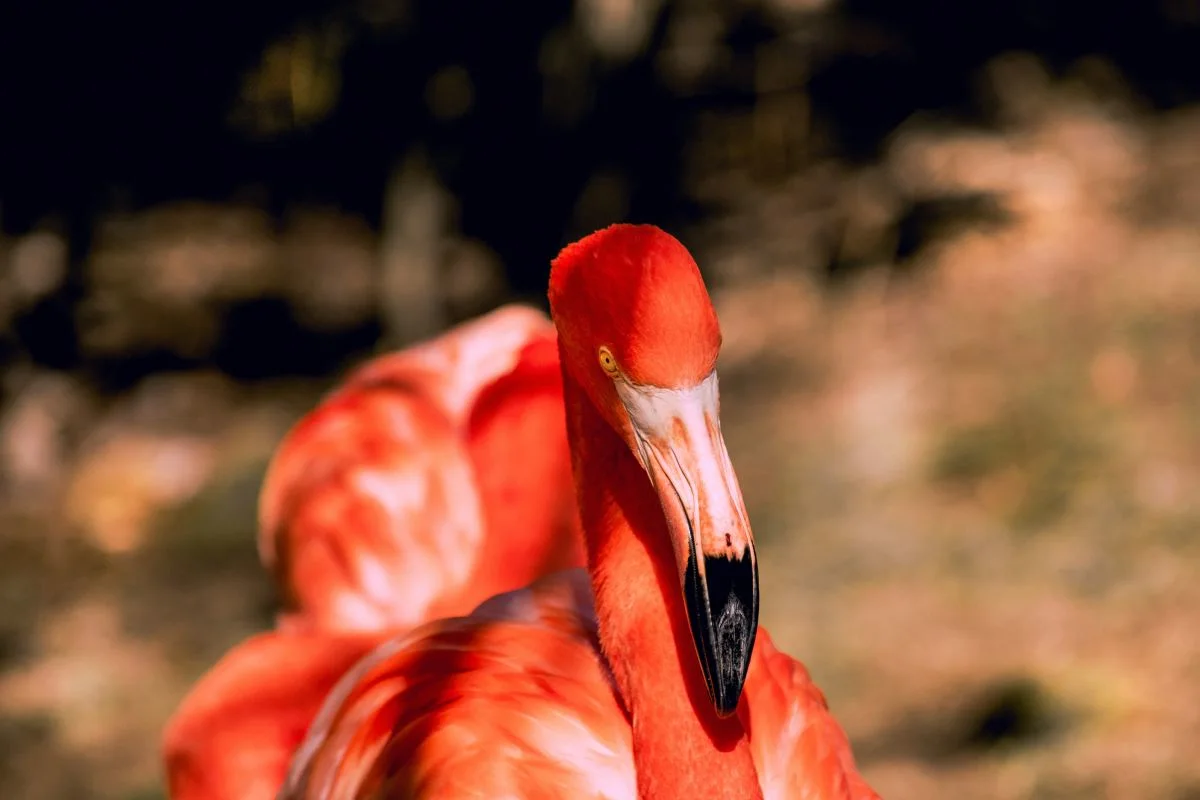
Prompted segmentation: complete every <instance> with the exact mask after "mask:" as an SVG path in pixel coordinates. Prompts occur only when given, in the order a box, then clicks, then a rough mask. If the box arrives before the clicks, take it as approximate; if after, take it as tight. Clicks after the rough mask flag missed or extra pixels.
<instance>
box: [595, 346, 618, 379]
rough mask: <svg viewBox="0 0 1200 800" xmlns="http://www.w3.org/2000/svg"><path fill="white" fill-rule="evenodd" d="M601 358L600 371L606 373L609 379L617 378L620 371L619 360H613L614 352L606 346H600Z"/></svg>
mask: <svg viewBox="0 0 1200 800" xmlns="http://www.w3.org/2000/svg"><path fill="white" fill-rule="evenodd" d="M599 357H600V369H602V370H604V371H605V372H606V373H608V375H609V377H613V378H615V377H616V376H617V372H618V369H617V360H616V359H615V358H613V354H612V351H611V350H609V349H608V348H607V347H605V346H604V345H600V353H599Z"/></svg>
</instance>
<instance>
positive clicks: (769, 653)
mask: <svg viewBox="0 0 1200 800" xmlns="http://www.w3.org/2000/svg"><path fill="white" fill-rule="evenodd" d="M738 714H739V716H741V718H742V724H743V725H745V727H746V730H747V731H748V733H749V734H750V749H751V753H752V754H753V756H754V765H755V768H756V769H757V771H758V776H759V781H760V783H761V785H762V789H763V798H764V800H800V799H801V798H803V800H879V795H877V794H876V793H875V791H874V790H872V789H871V787H870V786H868V785H867V783H866V781H864V780H863V778H862V776H860V775H859V773H858V769H857V767H856V766H855V764H854V756H853V754H852V752H851V750H850V742H849V740H848V739H847V738H846V734H845V732H844V731H843V730H842V728H841V726H840V725H839V724H838V722H837V720H836V719H834V717H833V714H832V713H830V711H829V705H828V703H827V702H826V700H825V695H824V693H823V692H822V691H821V690H820V688H819V687H818V686H817V685H816V684H815V683H813V680H812V677H811V676H810V675H809V673H808V670H807V669H806V668H805V667H804V665H803V664H801V663H800V662H799V661H797V660H796V659H794V658H792V657H791V656H789V655H788V654H787V653H783V652H780V651H779V650H778V649H777V648H776V647H775V643H774V642H773V641H772V640H771V637H770V635H769V634H768V633H767V631H766V630H765V629H763V628H759V629H758V635H757V637H756V639H755V644H754V655H753V656H752V658H751V661H750V672H749V675H748V676H747V678H746V685H745V690H744V695H743V699H742V703H741V704H740V705H739V707H738Z"/></svg>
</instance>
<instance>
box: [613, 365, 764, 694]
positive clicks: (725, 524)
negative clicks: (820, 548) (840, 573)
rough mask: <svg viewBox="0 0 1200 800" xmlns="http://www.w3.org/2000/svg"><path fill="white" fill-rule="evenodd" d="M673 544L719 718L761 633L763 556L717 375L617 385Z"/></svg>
mask: <svg viewBox="0 0 1200 800" xmlns="http://www.w3.org/2000/svg"><path fill="white" fill-rule="evenodd" d="M616 387H617V395H618V397H619V398H620V400H621V403H622V404H623V405H624V406H625V410H626V411H627V412H628V414H629V420H630V423H631V425H632V428H633V434H634V440H635V444H636V448H634V453H635V455H636V456H637V457H638V459H639V461H641V464H642V467H643V468H645V470H646V473H647V474H648V475H649V476H650V481H651V483H652V484H653V486H654V490H655V492H656V493H657V494H658V498H659V501H660V502H661V504H662V508H663V513H664V515H665V517H666V522H667V530H668V532H669V534H670V537H671V543H672V545H673V546H674V551H675V558H676V566H677V567H678V569H679V576H680V583H681V585H682V588H683V596H684V603H685V605H686V607H687V612H688V620H689V622H690V624H691V630H692V640H693V642H694V643H695V645H696V655H697V656H698V657H699V659H700V668H701V671H702V672H703V673H704V681H705V683H706V684H707V686H708V695H709V698H710V699H711V700H712V703H713V707H714V708H715V709H716V712H717V714H718V715H719V716H722V717H727V716H729V715H731V714H733V713H734V711H736V710H737V705H738V700H739V698H740V697H741V694H742V685H743V683H744V682H745V680H746V670H747V669H748V667H749V665H750V653H751V651H752V650H753V649H754V637H755V634H756V633H757V631H758V560H757V558H756V556H755V552H754V535H753V533H752V532H751V530H750V521H749V519H748V518H747V516H746V507H745V503H744V502H743V500H742V490H741V487H740V486H739V485H738V480H737V476H736V475H735V474H734V471H733V465H732V464H731V463H730V461H729V453H728V452H727V451H726V449H725V439H724V437H723V436H722V435H721V422H720V418H719V409H720V396H719V392H718V390H717V374H716V372H715V371H714V372H712V373H711V374H710V375H709V376H708V377H707V378H705V379H704V380H703V381H702V382H700V383H699V384H698V385H696V386H695V387H692V388H687V389H661V388H658V387H653V386H639V385H636V384H632V383H629V382H627V381H623V380H618V381H617V382H616Z"/></svg>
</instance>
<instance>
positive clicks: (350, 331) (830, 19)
mask: <svg viewBox="0 0 1200 800" xmlns="http://www.w3.org/2000/svg"><path fill="white" fill-rule="evenodd" d="M100 8H101V6H95V5H94V4H93V5H89V6H87V7H86V8H85V7H84V6H83V5H79V6H77V7H75V8H74V9H73V11H72V12H71V13H70V14H67V13H64V12H63V11H62V10H61V9H56V8H52V7H49V6H36V4H24V6H23V7H22V8H16V6H14V7H13V8H7V7H6V8H5V9H3V10H0V89H3V91H0V116H2V118H3V120H4V122H3V124H2V125H0V201H2V205H0V354H2V355H3V357H4V362H3V371H2V373H0V390H2V392H3V405H2V407H0V475H2V481H0V500H2V502H0V599H2V600H4V602H3V603H2V604H0V606H2V607H3V609H4V611H3V613H0V745H2V746H0V786H4V787H5V788H6V789H7V790H8V791H9V793H11V794H13V796H19V797H22V798H30V800H37V799H38V798H59V797H79V798H86V797H97V798H99V797H112V798H134V797H137V798H151V797H157V796H160V795H159V791H160V790H159V789H158V788H157V787H158V784H159V777H158V768H159V765H158V762H157V747H158V742H157V736H158V731H159V728H160V726H161V724H162V722H163V720H164V719H165V717H166V715H167V714H168V713H169V712H170V710H171V709H172V708H173V706H174V704H175V703H176V702H177V701H178V699H179V697H180V696H181V695H182V693H183V692H184V691H185V689H186V687H187V686H188V685H189V684H190V683H191V682H192V681H193V680H194V679H195V678H196V676H197V675H198V674H199V673H200V672H202V671H203V670H204V669H205V668H207V667H208V666H209V665H211V664H212V663H213V662H214V661H215V660H216V658H217V657H218V656H219V655H220V654H221V653H222V652H223V651H224V650H225V649H226V648H227V647H228V646H230V645H231V644H232V643H233V642H235V641H237V640H239V639H240V638H242V637H243V636H245V635H247V634H248V633H250V632H252V631H254V630H258V629H261V628H263V627H265V626H266V625H268V624H270V620H271V618H272V608H273V605H272V604H273V598H271V597H269V596H267V594H266V592H265V590H264V588H263V587H264V586H266V585H267V582H266V581H265V580H264V579H263V576H262V575H261V574H260V572H259V567H258V565H257V561H256V558H255V554H254V536H253V533H254V529H253V526H254V503H255V499H256V493H257V491H258V485H259V481H260V479H261V475H262V469H263V465H264V463H265V460H266V459H267V457H268V456H269V454H270V452H271V450H272V448H273V447H274V446H275V443H276V442H277V441H278V440H279V438H280V436H281V435H282V434H283V432H284V431H285V430H286V428H287V426H288V425H289V424H290V423H291V422H292V421H293V420H294V419H296V418H297V416H298V415H299V414H300V413H302V412H303V410H305V409H306V408H308V407H310V406H311V404H312V403H313V402H315V400H316V398H317V397H318V396H319V393H320V392H321V391H323V390H324V389H325V388H327V387H328V386H329V385H330V384H331V382H332V381H333V380H335V379H336V377H337V375H339V374H340V373H341V371H342V370H344V369H345V368H346V367H347V366H348V364H350V363H352V362H353V361H354V360H355V359H357V358H360V357H362V356H364V355H366V354H367V353H369V352H370V351H371V350H372V349H375V348H380V347H385V346H393V345H396V344H400V343H403V342H408V341H412V340H414V339H416V338H419V337H421V336H423V335H425V334H427V333H429V332H432V331H435V330H438V329H440V328H442V327H444V326H445V325H448V324H451V323H453V322H455V321H458V320H461V319H464V318H466V317H469V316H471V315H473V314H476V313H478V312H480V311H482V310H484V309H486V308H488V307H490V306H492V305H495V304H496V303H498V302H501V301H503V300H505V299H509V298H514V297H515V298H524V299H532V300H533V301H535V302H541V297H540V296H541V293H542V292H543V291H544V288H543V287H544V282H545V278H546V272H547V268H548V261H549V258H550V257H551V256H552V255H553V254H554V252H555V251H556V249H557V248H558V247H559V246H560V245H561V244H562V243H564V242H565V241H567V240H568V239H570V238H573V237H575V236H577V235H579V234H581V233H584V232H586V231H587V230H589V229H591V228H594V227H597V226H599V225H603V224H607V223H608V222H611V221H614V220H617V219H635V220H640V221H652V222H657V223H660V224H663V225H665V226H667V227H670V228H671V229H672V230H673V231H675V232H677V233H679V234H680V235H681V236H682V238H684V240H685V241H686V242H687V243H688V244H689V246H691V247H692V248H693V250H694V252H695V253H696V254H697V256H698V258H699V259H700V262H701V266H702V269H704V270H705V272H706V274H707V275H708V278H709V281H710V285H711V286H712V287H713V295H714V299H715V301H716V303H717V305H718V310H719V313H720V315H721V320H722V326H723V332H724V338H725V350H724V354H723V356H722V364H721V370H722V387H723V401H724V402H723V409H724V410H723V414H724V420H725V422H724V426H725V429H726V433H727V436H728V438H729V443H730V448H731V452H732V456H733V460H734V463H735V465H736V466H737V469H738V472H739V475H740V476H741V481H742V484H743V487H744V490H745V494H746V498H747V501H748V503H749V504H750V507H751V517H752V520H753V522H754V526H755V530H756V532H757V534H758V536H759V538H760V539H761V540H762V547H763V560H762V561H763V581H764V600H763V617H764V620H763V621H764V623H765V624H767V625H768V626H769V627H771V628H772V630H773V632H774V633H775V636H776V639H777V641H779V642H780V644H781V645H785V646H786V647H787V648H788V649H789V650H790V651H791V652H792V653H794V654H795V655H797V656H799V657H800V658H802V659H803V660H804V661H806V662H807V663H808V664H809V665H810V667H811V668H812V671H813V673H814V675H815V676H816V677H817V679H818V680H819V682H820V683H821V684H822V686H823V687H825V688H826V689H827V692H828V695H829V697H830V700H831V703H832V704H833V706H834V708H835V711H836V713H837V714H838V716H839V718H840V719H842V720H843V722H844V723H845V725H846V727H847V729H848V731H849V732H850V733H851V735H852V738H853V739H854V741H855V743H856V746H857V752H858V753H859V760H860V763H861V764H862V766H863V769H864V772H865V773H866V774H867V776H868V777H869V779H870V780H871V781H872V783H873V784H874V785H875V786H876V787H877V788H878V789H879V790H880V791H881V793H882V794H883V795H884V796H885V797H888V798H896V799H900V798H907V797H912V798H940V797H955V798H958V797H989V798H991V797H994V798H1028V797H1110V798H1146V797H1166V798H1171V797H1186V796H1190V794H1189V793H1195V792H1196V791H1197V787H1200V768H1198V767H1197V761H1196V758H1195V750H1196V742H1200V712H1197V709H1200V696H1198V692H1200V689H1198V688H1197V686H1198V685H1200V684H1197V682H1196V680H1195V676H1196V674H1197V669H1200V640H1198V639H1197V637H1195V636H1194V635H1192V634H1191V631H1192V630H1193V629H1194V627H1195V619H1196V618H1197V617H1198V616H1200V591H1198V590H1197V586H1198V585H1200V584H1197V582H1196V581H1195V580H1194V578H1195V574H1196V569H1195V564H1196V563H1197V558H1200V553H1198V552H1197V539H1196V537H1195V530H1196V526H1197V523H1200V506H1198V504H1197V500H1196V497H1198V496H1200V495H1197V492H1196V491H1195V490H1194V487H1195V486H1197V485H1200V455H1198V454H1200V359H1198V357H1197V356H1198V354H1200V351H1198V347H1200V338H1198V337H1200V328H1198V327H1197V324H1196V321H1197V320H1198V319H1200V270H1198V268H1197V265H1198V264H1200V224H1198V223H1200V188H1198V187H1200V148H1198V147H1197V144H1196V143H1197V142H1200V107H1198V106H1196V105H1189V103H1194V102H1196V101H1197V99H1198V96H1200V69H1198V68H1197V67H1200V64H1198V63H1197V62H1198V61H1200V57H1198V56H1197V55H1196V54H1198V53H1200V47H1198V45H1200V10H1198V9H1200V4H1197V3H1196V2H1193V1H1192V0H1187V1H1186V2H1184V1H1177V2H1163V3H1157V4H1156V3H1133V2H1129V3H1124V4H1110V5H1106V6H1098V5H1095V4H1085V3H1083V2H1082V0H1078V1H1077V2H1075V1H1073V2H1062V3H1054V4H1012V3H1003V2H1000V0H995V2H985V3H972V4H959V5H957V6H953V5H947V4H944V3H934V2H930V1H929V0H904V1H903V2H895V0H886V2H885V0H843V1H842V2H837V3H835V2H825V1H824V0H762V1H761V2H711V0H659V1H658V2H644V3H643V2H634V1H632V0H631V1H629V2H618V1H616V0H578V2H574V3H573V2H569V0H559V1H558V2H549V1H547V2H539V3H528V4H522V6H521V11H520V13H517V12H516V11H515V10H514V7H513V6H512V4H488V3H478V2H466V1H465V0H454V2H445V1H444V0H438V1H437V2H434V0H428V2H422V1H420V0H362V2H356V3H332V2H317V1H316V0H313V2H307V3H301V4H295V3H291V4H283V3H266V4H253V7H250V6H247V5H246V4H244V3H232V2H220V1H218V2H208V3H203V4H201V3H194V4H184V5H176V6H171V7H170V9H169V14H170V16H169V17H168V9H167V7H166V6H163V5H161V4H159V5H150V4H146V5H137V4H132V3H130V4H123V5H119V6H118V7H104V10H99V9H100ZM135 23H136V24H135Z"/></svg>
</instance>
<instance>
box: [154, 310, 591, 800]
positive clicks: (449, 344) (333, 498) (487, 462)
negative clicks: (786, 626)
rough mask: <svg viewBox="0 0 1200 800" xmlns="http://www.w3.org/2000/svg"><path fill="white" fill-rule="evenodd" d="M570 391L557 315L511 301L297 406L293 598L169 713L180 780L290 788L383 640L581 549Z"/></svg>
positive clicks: (264, 525)
mask: <svg viewBox="0 0 1200 800" xmlns="http://www.w3.org/2000/svg"><path fill="white" fill-rule="evenodd" d="M562 402H563V401H562V380H561V373H560V370H559V367H558V350H557V345H556V335H555V332H554V327H553V325H552V324H551V323H550V320H549V319H548V318H547V317H546V316H545V315H544V314H542V313H540V312H538V311H536V310H534V309H532V308H528V307H524V306H519V305H510V306H505V307H502V308H500V309H498V310H496V311H493V312H492V313H490V314H487V315H485V316H483V317H480V318H479V319H477V320H474V321H472V322H469V323H467V324H464V325H461V326H459V327H458V328H456V329H453V330H451V331H450V332H448V333H446V334H444V335H442V336H440V337H438V338H436V339H433V340H431V341H429V342H426V343H424V344H421V345H418V346H416V347H413V348H410V349H407V350H403V351H400V352H397V353H392V354H387V355H384V356H381V357H379V358H376V359H374V360H372V361H370V362H368V363H367V364H365V365H364V366H362V367H361V368H359V369H358V370H357V371H355V372H354V373H352V374H351V375H350V376H349V377H348V378H347V379H346V380H345V381H344V382H343V383H342V384H341V385H340V386H339V387H338V388H337V389H336V390H335V391H334V392H333V393H331V394H330V395H329V396H328V397H327V398H325V399H324V400H323V401H322V402H321V403H320V404H319V405H318V406H317V407H316V408H315V409H314V410H313V411H311V412H310V413H309V414H307V415H306V416H304V417H303V418H302V419H301V420H300V421H299V422H297V423H296V425H295V426H294V427H293V428H292V430H291V431H289V433H288V434H287V436H286V437H285V438H284V440H283V442H282V444H281V445H280V447H279V449H278V450H277V451H276V453H275V454H274V457H273V458H272V460H271V463H270V465H269V467H268V470H267V474H266V476H265V478H264V484H263V489H262V492H261V494H260V498H259V500H260V502H259V542H258V544H259V553H260V558H261V560H262V562H263V563H264V564H265V565H266V566H267V567H268V569H269V570H270V571H271V572H272V575H273V577H274V579H275V581H276V582H277V585H278V586H279V587H280V590H281V594H282V596H283V598H284V602H285V609H284V611H283V613H282V614H280V615H279V619H278V621H277V626H276V629H275V630H272V631H267V632H263V633H260V634H257V635H255V636H252V637H250V638H249V639H247V640H246V641H244V642H242V643H240V644H239V645H237V646H236V647H234V648H233V649H232V650H230V651H229V652H228V653H226V654H225V656H224V657H223V658H222V659H221V660H220V661H219V662H218V663H217V664H216V665H215V666H214V667H213V668H212V669H210V670H209V671H208V672H207V673H206V674H205V675H204V676H203V677H202V678H201V680H200V681H199V682H198V683H197V684H196V685H195V686H194V687H193V688H192V690H191V691H190V692H189V693H188V695H187V696H186V697H185V698H184V700H183V702H182V703H181V704H180V706H179V707H178V709H177V710H176V712H175V713H174V714H173V715H172V717H171V719H170V720H169V721H168V724H167V726H166V729H165V732H164V742H163V751H164V758H165V762H166V768H167V769H166V771H167V778H168V787H169V790H170V795H171V797H172V798H175V800H269V798H273V797H275V794H276V792H277V791H278V790H279V787H280V785H281V783H282V781H283V778H284V774H285V771H286V769H287V765H288V761H289V759H290V757H291V755H292V753H293V751H294V750H295V749H296V747H297V745H298V744H299V743H300V741H301V740H302V738H303V736H304V734H305V731H306V730H307V728H308V727H309V725H310V723H311V722H312V719H313V717H314V716H315V714H316V712H317V710H318V709H319V708H320V705H321V702H322V700H323V699H324V697H325V695H326V693H327V692H328V691H329V689H330V688H331V687H332V686H333V685H334V683H335V682H336V681H337V680H338V679H339V678H340V677H341V676H342V674H343V673H345V672H346V671H347V670H348V669H349V668H350V667H351V666H352V665H353V664H354V663H355V662H356V661H357V660H358V659H359V658H360V657H361V656H363V655H364V654H366V653H367V652H369V651H370V650H371V649H372V648H373V647H374V646H376V645H378V644H379V643H380V642H381V641H383V640H384V639H386V638H387V637H388V636H390V635H394V634H397V633H400V632H403V631H406V630H408V629H410V628H412V627H414V626H415V625H417V624H420V623H423V622H426V621H428V620H430V619H436V618H439V617H443V616H453V615H459V614H465V613H467V612H468V611H470V610H471V609H472V608H474V607H475V606H476V605H477V604H478V603H479V602H480V601H482V600H483V599H485V598H487V597H490V596H492V595H494V594H496V593H497V592H501V591H504V590H508V589H513V588H516V587H518V586H523V585H525V584H527V583H529V582H530V581H531V580H533V579H534V578H536V577H537V576H539V575H541V574H543V573H545V572H548V571H553V570H556V569H561V568H563V567H570V566H577V565H581V564H583V563H584V553H583V549H582V546H583V545H582V539H581V538H580V534H579V521H578V512H577V510H576V507H575V501H574V485H573V482H572V480H571V466H570V456H569V452H568V450H567V440H566V431H565V428H564V427H563V422H562V408H563V406H562ZM515 453H520V454H521V467H520V469H513V468H511V466H510V464H509V460H508V459H509V457H510V456H511V455H512V454H515Z"/></svg>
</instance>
